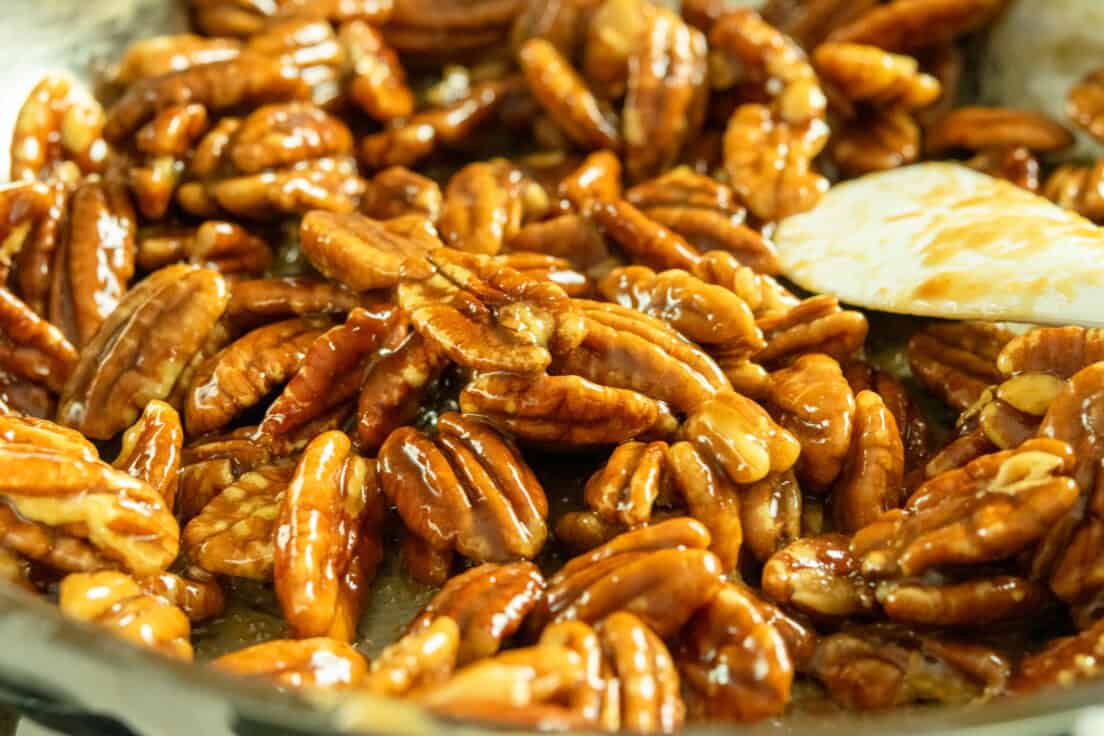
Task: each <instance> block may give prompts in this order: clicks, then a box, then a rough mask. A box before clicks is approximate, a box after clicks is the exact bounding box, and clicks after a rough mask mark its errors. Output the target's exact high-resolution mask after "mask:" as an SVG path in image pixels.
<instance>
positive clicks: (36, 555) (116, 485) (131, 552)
mask: <svg viewBox="0 0 1104 736" xmlns="http://www.w3.org/2000/svg"><path fill="white" fill-rule="evenodd" d="M0 464H2V466H3V467H5V468H7V469H8V471H7V472H6V473H5V475H4V477H3V478H2V479H0V501H3V504H2V505H3V508H4V510H5V511H8V512H9V513H8V514H5V516H11V515H12V514H11V512H14V514H15V515H17V516H16V517H15V518H14V519H11V521H12V524H10V525H9V524H7V523H5V524H0V526H3V527H7V528H6V529H5V533H4V534H3V535H2V539H0V544H3V545H4V546H6V547H8V548H9V549H12V550H14V551H16V552H19V553H20V554H22V555H24V556H26V557H28V558H31V559H38V560H42V561H44V562H47V564H51V565H59V563H60V564H61V565H63V566H61V569H71V570H81V569H87V568H81V567H69V566H68V565H65V562H64V558H65V556H66V553H67V550H66V549H62V546H63V545H64V546H65V547H67V548H83V549H84V550H85V551H86V554H84V555H83V557H84V559H86V560H87V559H89V557H91V556H96V557H100V558H101V560H110V561H111V563H109V564H99V565H97V566H96V567H99V568H103V567H108V566H115V565H117V566H121V567H122V568H123V569H125V570H127V571H129V572H135V573H137V574H140V575H144V574H149V573H154V572H157V571H160V570H163V569H165V568H166V567H168V565H169V563H171V562H172V561H173V559H175V557H176V553H177V551H178V549H179V547H180V529H179V527H178V526H177V523H176V520H175V519H174V518H173V517H172V513H171V512H170V511H169V510H168V507H167V506H166V505H165V502H164V500H163V499H162V498H161V496H160V494H158V493H157V491H155V490H154V489H153V488H151V487H150V486H149V484H147V483H145V482H143V481H141V480H138V479H136V478H132V477H131V476H129V475H127V474H126V473H124V472H122V471H119V470H115V469H114V468H112V467H111V466H109V465H107V464H106V463H103V462H100V461H99V460H94V459H87V458H83V457H77V456H74V455H72V454H70V451H65V450H58V449H56V448H55V447H51V446H50V445H42V444H39V445H30V444H17V443H4V444H0ZM5 521H7V520H5ZM36 529H37V533H36ZM21 533H22V534H24V536H25V538H24V539H22V540H20V539H17V538H16V536H15V535H18V534H21Z"/></svg>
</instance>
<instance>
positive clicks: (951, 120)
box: [924, 107, 1074, 154]
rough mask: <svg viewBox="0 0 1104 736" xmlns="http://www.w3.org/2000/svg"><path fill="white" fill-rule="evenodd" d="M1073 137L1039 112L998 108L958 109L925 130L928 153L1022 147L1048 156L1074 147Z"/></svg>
mask: <svg viewBox="0 0 1104 736" xmlns="http://www.w3.org/2000/svg"><path fill="white" fill-rule="evenodd" d="M1073 142H1074V138H1073V134H1072V133H1070V132H1069V131H1068V130H1066V129H1065V128H1064V127H1062V126H1061V125H1059V124H1058V123H1056V122H1054V121H1052V120H1051V119H1050V118H1048V117H1046V116H1044V115H1040V114H1039V113H1033V112H1023V111H1019V110H1009V109H1007V108H1001V107H995V108H994V107H960V108H957V109H955V110H954V111H952V112H950V113H949V114H947V115H946V116H945V117H943V118H941V119H940V120H939V122H937V123H936V124H935V125H934V126H933V127H932V128H931V129H929V130H928V131H927V137H926V138H925V141H924V144H925V147H926V149H927V151H928V153H929V154H937V153H942V152H944V151H948V150H951V149H955V148H965V149H969V150H971V151H980V150H984V149H986V148H994V147H996V146H1023V147H1024V148H1026V149H1028V150H1030V151H1036V152H1039V153H1051V152H1054V151H1061V150H1062V149H1064V148H1069V147H1070V146H1071V145H1073Z"/></svg>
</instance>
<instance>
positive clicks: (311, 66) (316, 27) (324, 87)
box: [245, 17, 349, 106]
mask: <svg viewBox="0 0 1104 736" xmlns="http://www.w3.org/2000/svg"><path fill="white" fill-rule="evenodd" d="M245 50H246V51H252V52H256V53H259V54H264V55H265V56H268V57H271V58H274V59H278V60H279V61H280V63H282V64H285V65H287V66H291V67H294V68H296V69H297V70H298V72H299V76H300V77H302V78H303V81H304V82H306V83H307V84H308V85H309V86H310V98H311V100H312V101H313V102H314V103H315V104H317V105H327V106H328V105H331V104H333V103H335V102H337V101H338V99H339V98H340V95H341V92H342V90H341V88H340V87H341V83H342V81H343V80H342V79H341V77H342V74H343V72H344V69H343V68H342V67H343V66H344V65H345V63H346V59H347V54H348V53H349V49H348V48H347V47H346V46H345V44H344V42H343V41H339V40H338V38H337V36H336V34H335V33H334V28H333V26H332V25H331V24H330V23H328V22H327V21H326V20H323V19H318V18H310V17H299V18H281V19H278V20H273V21H272V22H269V23H267V24H265V26H264V28H262V29H261V30H260V32H258V33H255V34H252V35H251V36H250V37H249V40H248V41H247V42H246V44H245Z"/></svg>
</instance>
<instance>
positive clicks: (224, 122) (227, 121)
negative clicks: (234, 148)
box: [188, 116, 242, 179]
mask: <svg viewBox="0 0 1104 736" xmlns="http://www.w3.org/2000/svg"><path fill="white" fill-rule="evenodd" d="M241 124H242V121H241V118H237V117H231V116H227V117H224V118H222V119H221V120H219V121H218V122H217V123H215V124H214V125H212V126H211V129H210V130H208V131H207V134H206V135H204V136H203V138H201V139H200V140H199V143H197V144H196V146H195V150H194V151H192V160H191V163H190V164H189V166H188V173H189V175H190V176H192V177H195V178H197V179H209V178H211V177H213V176H215V175H216V174H218V173H221V172H223V171H225V168H226V158H227V151H229V150H230V144H231V143H232V142H233V140H234V134H235V133H237V131H238V129H239V128H241Z"/></svg>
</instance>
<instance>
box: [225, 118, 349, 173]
mask: <svg viewBox="0 0 1104 736" xmlns="http://www.w3.org/2000/svg"><path fill="white" fill-rule="evenodd" d="M352 149H353V138H352V134H351V133H350V132H349V129H348V128H347V127H345V124H344V123H342V122H341V121H339V120H338V119H337V118H334V117H332V116H330V115H328V114H327V113H326V112H324V111H323V110H321V109H319V108H317V107H315V106H314V105H310V104H306V103H301V102H287V103H282V104H275V105H265V106H264V107H259V108H257V109H256V110H255V111H253V112H252V113H251V114H250V115H248V116H247V117H246V118H245V119H244V120H243V121H242V124H241V126H240V127H239V128H238V129H237V130H236V131H235V133H234V137H233V140H232V141H231V142H230V145H229V147H228V148H227V150H226V157H227V160H228V161H229V162H230V163H231V164H233V166H234V168H235V169H236V170H237V171H238V172H240V173H242V174H257V173H260V172H262V171H265V170H268V169H278V168H281V167H283V166H288V165H290V164H294V163H297V162H299V161H304V160H307V159H315V158H322V157H326V156H342V155H345V154H348V153H350V152H351V151H352Z"/></svg>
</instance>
